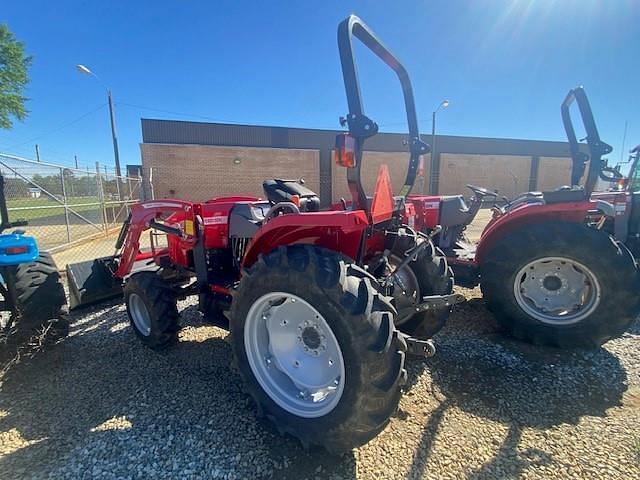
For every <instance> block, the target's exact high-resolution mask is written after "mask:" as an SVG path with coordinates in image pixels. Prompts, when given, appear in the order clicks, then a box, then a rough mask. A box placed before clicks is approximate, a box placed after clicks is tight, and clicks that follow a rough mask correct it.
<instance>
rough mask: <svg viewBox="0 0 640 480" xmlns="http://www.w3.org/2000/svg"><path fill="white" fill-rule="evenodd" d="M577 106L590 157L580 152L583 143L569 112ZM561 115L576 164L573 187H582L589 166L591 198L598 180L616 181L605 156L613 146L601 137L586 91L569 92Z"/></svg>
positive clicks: (573, 167)
mask: <svg viewBox="0 0 640 480" xmlns="http://www.w3.org/2000/svg"><path fill="white" fill-rule="evenodd" d="M573 102H576V103H577V105H578V110H579V111H580V117H581V118H582V123H583V125H584V130H585V132H586V134H587V147H588V149H589V153H588V154H586V153H584V152H583V151H581V150H580V143H579V142H578V139H577V137H576V132H575V129H574V128H573V120H572V119H571V112H570V110H569V109H570V107H571V105H572V104H573ZM560 112H561V113H562V123H563V125H564V130H565V132H566V133H567V138H568V140H569V150H570V152H571V159H572V160H573V166H572V168H571V185H578V184H579V183H580V179H581V178H582V176H583V175H584V169H585V165H586V163H587V162H589V172H588V174H587V179H586V181H585V185H584V190H585V194H586V195H587V196H589V195H591V192H593V189H594V187H595V185H596V181H597V180H598V177H600V178H602V179H603V180H605V181H612V180H615V174H614V173H613V171H612V170H613V169H610V168H608V167H607V166H606V163H605V162H604V161H603V160H602V156H603V155H606V154H607V153H610V152H611V150H612V148H611V145H608V144H606V143H604V142H603V141H602V140H600V134H599V133H598V127H596V122H595V119H594V118H593V112H592V111H591V105H589V99H588V98H587V94H586V92H585V91H584V88H583V87H576V88H574V89H571V90H569V93H568V94H567V96H566V97H565V99H564V102H562V106H561V107H560ZM589 160H590V161H589ZM604 172H609V173H611V175H612V176H607V175H605V174H604Z"/></svg>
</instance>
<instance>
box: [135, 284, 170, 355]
mask: <svg viewBox="0 0 640 480" xmlns="http://www.w3.org/2000/svg"><path fill="white" fill-rule="evenodd" d="M124 300H125V304H126V306H127V314H128V315H129V322H130V324H131V327H132V328H133V331H134V332H135V334H136V336H137V337H138V338H139V339H140V340H141V341H142V343H143V344H145V345H146V346H147V347H149V348H151V349H153V350H163V349H165V348H167V347H169V346H171V345H173V344H174V343H176V342H177V341H178V332H179V331H180V323H179V318H180V317H179V315H178V307H177V299H176V294H175V292H174V291H173V289H172V288H171V285H169V284H168V283H167V282H166V281H165V280H163V279H162V278H161V277H160V276H159V275H158V274H157V273H156V272H138V273H134V274H133V275H131V277H129V278H128V279H127V281H126V283H125V286H124Z"/></svg>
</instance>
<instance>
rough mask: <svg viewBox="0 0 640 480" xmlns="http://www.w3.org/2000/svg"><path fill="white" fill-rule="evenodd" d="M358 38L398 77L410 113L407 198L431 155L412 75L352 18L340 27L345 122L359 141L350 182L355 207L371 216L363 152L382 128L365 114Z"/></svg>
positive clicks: (351, 16) (408, 122)
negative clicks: (421, 163) (363, 175)
mask: <svg viewBox="0 0 640 480" xmlns="http://www.w3.org/2000/svg"><path fill="white" fill-rule="evenodd" d="M354 36H355V37H356V38H358V40H360V41H361V42H362V43H363V44H364V45H365V46H366V47H367V48H369V49H370V50H371V51H372V52H373V53H375V54H376V56H377V57H378V58H380V59H381V60H382V61H383V62H384V63H386V64H387V65H388V66H389V67H390V68H391V69H392V70H393V71H394V72H395V73H396V75H397V76H398V80H400V86H401V87H402V94H403V96H404V104H405V108H406V111H407V124H408V126H409V142H408V143H409V152H410V157H409V169H408V171H407V178H406V180H405V182H404V186H403V187H402V189H401V190H400V196H402V197H406V196H407V195H409V192H411V189H412V188H413V184H414V183H415V179H416V173H417V171H418V163H419V161H420V155H423V154H425V153H429V151H430V147H429V145H427V144H426V143H425V142H423V141H422V140H420V132H419V131H418V118H417V116H416V106H415V102H414V99H413V89H412V88H411V81H410V80H409V74H408V73H407V70H406V69H405V68H404V66H403V65H402V64H401V63H400V61H399V60H398V59H397V58H396V57H395V55H393V54H392V53H391V52H390V51H389V49H388V48H387V47H385V46H384V45H383V44H382V42H381V41H380V40H379V39H378V38H377V37H376V35H375V34H374V33H373V32H372V31H371V30H370V29H369V27H368V26H367V25H366V24H365V23H364V22H363V21H362V20H360V18H358V17H357V16H355V15H350V16H349V17H347V18H346V19H345V20H343V21H342V22H341V23H340V25H338V50H339V51H340V63H341V64H342V77H343V79H344V88H345V90H346V93H347V102H348V105H349V114H348V115H347V117H346V119H345V121H346V123H347V125H348V126H349V134H350V135H351V136H352V137H354V138H355V159H356V165H355V166H354V167H351V168H348V169H347V182H348V183H349V190H350V191H351V194H352V196H353V202H354V206H355V207H357V208H362V209H364V210H365V211H367V213H369V205H368V202H367V196H366V193H365V191H364V189H363V187H362V181H361V178H360V166H361V165H362V151H363V147H364V141H365V140H366V139H367V138H368V137H371V136H373V135H375V134H376V133H378V124H377V123H376V122H374V121H373V120H371V119H370V118H368V117H367V116H366V115H365V114H364V111H363V106H362V97H361V95H360V84H359V82H358V72H357V70H356V63H355V57H354V54H353V41H352V39H353V37H354Z"/></svg>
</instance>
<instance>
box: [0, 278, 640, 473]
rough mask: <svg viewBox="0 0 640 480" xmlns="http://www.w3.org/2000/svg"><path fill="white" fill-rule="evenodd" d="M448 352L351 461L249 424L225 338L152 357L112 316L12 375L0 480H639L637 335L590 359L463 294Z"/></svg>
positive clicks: (447, 338) (6, 386)
mask: <svg viewBox="0 0 640 480" xmlns="http://www.w3.org/2000/svg"><path fill="white" fill-rule="evenodd" d="M464 293H465V294H466V295H467V296H468V297H469V298H470V301H469V302H468V303H467V304H465V305H462V306H459V307H458V308H457V310H456V312H455V313H454V314H453V316H452V319H451V321H450V322H449V325H448V326H447V327H446V329H445V330H443V332H442V333H441V334H440V335H438V337H437V343H438V348H439V351H438V354H437V356H436V357H435V358H434V359H432V360H429V361H415V360H414V361H410V362H409V365H408V366H409V371H410V375H409V378H410V384H411V385H410V388H409V390H408V392H407V393H406V394H405V396H404V398H403V400H402V401H401V405H400V411H399V412H398V414H397V415H396V416H395V417H394V418H393V419H392V421H391V424H390V425H389V426H388V428H387V429H386V430H385V431H384V432H383V433H382V434H381V435H380V436H379V437H377V438H376V439H375V440H374V441H372V442H371V443H369V444H368V445H366V446H364V447H362V448H360V449H357V450H355V451H353V452H352V453H350V454H346V455H343V456H341V457H333V456H330V455H328V454H327V453H325V452H324V451H321V450H313V451H309V452H307V451H304V450H303V449H302V448H301V447H300V446H299V445H298V443H297V442H295V441H293V440H291V439H287V438H282V437H280V436H279V435H278V434H277V433H276V432H275V431H274V430H273V429H272V428H271V427H270V426H269V425H265V424H264V423H262V422H260V421H259V420H257V419H256V417H255V409H254V407H253V405H252V403H251V402H250V401H249V399H248V398H247V396H245V395H244V394H243V393H242V391H241V389H240V379H239V377H238V375H237V374H236V373H235V372H234V371H233V370H231V369H230V355H231V351H230V347H229V345H228V344H227V342H226V341H225V332H224V331H222V330H219V329H217V328H214V327H210V326H206V325H203V324H202V323H201V322H200V319H199V314H198V313H197V311H196V309H195V306H194V305H189V304H186V303H185V304H182V308H183V309H184V310H183V317H184V319H185V322H186V324H187V327H186V328H185V329H184V331H183V332H182V334H181V338H180V340H181V341H180V343H179V344H178V345H177V346H175V347H174V348H173V349H171V350H169V351H167V352H165V353H160V354H158V353H154V352H152V351H149V350H147V349H145V348H144V347H143V346H142V345H141V344H140V342H139V341H138V340H137V339H136V338H135V337H134V335H133V333H132V331H131V330H130V328H129V327H128V325H127V323H126V313H125V312H124V309H123V307H121V306H119V305H111V306H107V307H102V308H98V309H94V310H93V311H91V312H89V313H86V314H85V315H84V316H78V317H77V318H76V321H75V323H74V325H73V329H72V334H71V336H70V337H69V338H67V339H65V340H64V341H63V342H62V343H60V344H58V345H56V346H54V347H51V348H49V349H48V350H47V351H45V352H43V353H41V354H39V355H38V356H37V357H36V358H34V359H31V360H27V361H24V362H23V363H21V364H19V365H18V366H17V367H15V368H14V369H13V370H11V371H10V372H9V374H7V375H6V378H2V382H3V383H2V387H1V391H0V478H3V479H4V478H6V479H9V478H25V477H33V478H55V479H60V478H178V477H180V478H259V477H270V476H272V477H276V478H290V479H300V478H311V479H315V478H322V479H332V478H336V479H337V478H353V477H357V478H367V479H368V478H474V479H475V478H515V477H523V478H552V477H555V478H576V477H580V478H598V479H600V478H620V479H631V478H640V351H639V349H638V346H639V345H640V323H636V325H635V326H634V327H633V328H632V330H631V331H630V332H629V333H628V334H626V335H625V336H624V337H623V338H621V339H618V340H615V341H612V342H609V343H608V344H607V345H606V348H604V349H601V350H598V351H595V352H575V353H572V354H561V353H558V352H557V351H548V350H541V349H539V348H533V347H530V346H527V345H523V344H521V343H517V342H514V341H511V340H507V339H504V338H502V337H500V336H499V335H498V334H497V327H496V325H495V323H494V321H493V319H492V317H491V315H490V314H489V313H488V312H487V310H486V309H485V307H484V305H483V303H482V300H480V299H479V298H477V297H478V296H479V292H478V291H477V290H474V291H468V290H467V291H464Z"/></svg>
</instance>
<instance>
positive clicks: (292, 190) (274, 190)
mask: <svg viewBox="0 0 640 480" xmlns="http://www.w3.org/2000/svg"><path fill="white" fill-rule="evenodd" d="M302 182H304V180H302V179H300V180H284V179H281V178H274V179H273V180H265V181H264V182H262V189H263V190H264V193H265V195H266V196H267V199H268V200H269V202H271V203H272V204H276V203H280V202H292V201H293V197H294V196H297V197H298V200H299V205H298V206H299V208H300V211H301V212H317V211H318V210H320V198H319V197H318V195H317V194H316V193H315V192H314V191H313V190H310V189H308V188H307V187H305V186H304V185H303V184H302ZM294 203H296V202H294Z"/></svg>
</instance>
